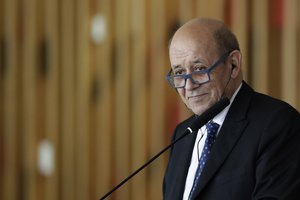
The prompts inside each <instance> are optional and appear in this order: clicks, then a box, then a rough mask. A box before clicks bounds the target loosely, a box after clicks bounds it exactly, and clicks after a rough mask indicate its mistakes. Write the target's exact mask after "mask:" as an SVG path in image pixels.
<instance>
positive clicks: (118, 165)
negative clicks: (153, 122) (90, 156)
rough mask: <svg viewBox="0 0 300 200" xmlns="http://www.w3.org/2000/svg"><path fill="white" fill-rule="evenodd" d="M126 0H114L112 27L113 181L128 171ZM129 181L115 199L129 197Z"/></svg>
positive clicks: (128, 43) (118, 180)
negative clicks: (113, 60)
mask: <svg viewBox="0 0 300 200" xmlns="http://www.w3.org/2000/svg"><path fill="white" fill-rule="evenodd" d="M129 5H130V4H129V0H116V4H115V11H116V12H115V14H116V15H115V22H114V24H115V27H114V30H115V31H116V38H115V40H114V41H115V42H116V43H115V47H116V58H115V59H116V60H115V63H116V66H115V74H114V75H115V95H116V96H115V103H116V105H115V113H114V115H115V120H116V121H115V136H114V142H113V143H114V149H115V155H114V156H113V158H114V163H115V173H114V175H115V179H114V180H115V181H116V182H115V183H118V182H120V181H121V180H123V179H124V178H125V177H127V176H128V175H129V173H130V172H131V156H130V146H131V143H130V137H131V132H130V131H131V130H130V123H131V119H130V96H129V95H130V85H129V84H130V74H131V65H130V64H131V63H130V41H129V34H130V33H129V26H130V21H129ZM130 184H131V183H130V182H129V183H128V184H126V185H124V186H123V187H122V188H121V189H120V190H118V192H116V193H114V197H115V198H116V199H124V200H129V199H130V198H131V197H130Z"/></svg>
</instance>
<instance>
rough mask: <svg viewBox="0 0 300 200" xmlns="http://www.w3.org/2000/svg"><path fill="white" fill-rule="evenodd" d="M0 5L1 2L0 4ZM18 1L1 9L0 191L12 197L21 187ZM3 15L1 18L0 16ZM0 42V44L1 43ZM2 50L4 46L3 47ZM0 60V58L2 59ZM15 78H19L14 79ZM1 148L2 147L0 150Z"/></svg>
mask: <svg viewBox="0 0 300 200" xmlns="http://www.w3.org/2000/svg"><path fill="white" fill-rule="evenodd" d="M2 6H4V5H3V4H2ZM17 9H18V6H17V1H16V0H12V1H8V2H6V4H5V7H4V9H3V11H4V12H3V13H4V14H3V16H4V20H3V21H4V22H5V23H4V25H5V26H4V31H5V32H3V33H4V36H5V37H3V38H5V40H4V41H3V42H5V43H4V44H5V50H6V52H5V54H3V56H5V58H4V57H3V59H4V61H5V63H4V65H5V67H4V66H2V67H1V70H2V71H1V73H3V74H1V79H2V78H3V81H4V82H1V83H3V85H1V88H3V90H1V91H0V92H1V95H0V96H1V103H3V105H1V106H3V116H4V118H3V127H1V130H2V131H3V132H2V133H1V138H3V141H2V142H1V145H3V146H1V150H0V151H1V152H3V154H2V155H1V156H3V157H2V159H3V160H2V161H3V163H2V164H3V165H2V167H3V168H2V169H3V177H2V180H3V184H1V186H2V187H1V188H2V189H3V190H2V191H3V193H2V195H1V197H0V198H1V199H11V200H16V199H18V198H19V197H20V190H19V186H18V180H19V177H18V176H19V175H20V172H19V170H18V161H17V160H18V150H20V149H19V147H18V146H19V145H18V133H17V130H18V129H17V125H19V124H18V120H17V114H18V113H17V111H18V110H17V108H18V107H17V106H16V105H17V103H18V101H17V99H18V98H20V95H19V94H18V93H17V92H18V91H19V90H18V87H19V85H18V83H19V80H18V78H19V77H18V70H19V69H20V68H18V65H19V64H20V62H18V60H19V59H18V58H19V50H18V49H19V48H20V46H19V44H18V43H17V33H16V31H15V30H16V28H17V22H18V21H17V16H18V14H17ZM2 19H3V18H2ZM4 44H3V45H4ZM3 50H4V49H3ZM2 62H3V61H1V63H2ZM17 80H18V81H17ZM2 97H3V99H2ZM2 150H3V151H2ZM1 174H2V173H1Z"/></svg>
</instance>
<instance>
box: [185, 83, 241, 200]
mask: <svg viewBox="0 0 300 200" xmlns="http://www.w3.org/2000/svg"><path fill="white" fill-rule="evenodd" d="M241 86H242V84H240V86H239V87H238V89H237V90H236V91H235V92H234V94H233V95H232V97H231V99H230V104H229V105H228V106H227V107H226V108H225V109H224V110H222V112H220V113H219V114H217V115H216V116H215V117H214V118H213V119H212V121H214V122H216V123H218V124H219V125H220V126H219V130H220V129H221V127H222V125H223V122H224V119H225V117H226V115H227V112H228V110H229V108H230V106H231V103H232V102H233V100H234V98H235V97H236V95H237V93H238V91H239V90H240V89H241ZM219 130H218V132H217V136H218V133H219ZM201 137H202V138H201ZM206 137H207V131H206V126H205V125H204V126H202V127H201V128H200V129H199V130H198V133H197V137H196V140H195V143H194V149H193V154H192V159H191V164H190V167H189V171H188V174H187V178H186V182H185V188H184V193H183V200H188V197H189V194H190V191H191V189H192V187H193V182H194V177H195V174H196V170H197V168H198V164H199V157H200V156H201V153H202V149H203V147H204V143H205V140H206ZM199 140H200V141H199ZM198 151H199V152H198Z"/></svg>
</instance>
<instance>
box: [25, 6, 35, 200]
mask: <svg viewBox="0 0 300 200" xmlns="http://www.w3.org/2000/svg"><path fill="white" fill-rule="evenodd" d="M23 2H24V3H23V8H22V11H23V16H24V17H23V18H22V23H23V24H24V26H23V47H22V57H21V58H22V105H21V106H22V129H23V134H22V136H21V141H22V143H21V146H22V150H21V152H22V154H23V156H22V197H23V198H24V199H25V200H37V192H38V190H37V184H38V183H37V173H36V170H37V168H36V160H37V158H36V156H37V153H36V149H37V138H36V134H37V131H36V128H37V124H36V121H37V116H36V113H37V110H36V104H37V102H36V97H37V96H36V92H37V91H36V81H37V63H36V57H35V56H36V55H37V52H36V46H37V27H36V24H37V15H36V1H35V0H27V1H26V2H25V1H23Z"/></svg>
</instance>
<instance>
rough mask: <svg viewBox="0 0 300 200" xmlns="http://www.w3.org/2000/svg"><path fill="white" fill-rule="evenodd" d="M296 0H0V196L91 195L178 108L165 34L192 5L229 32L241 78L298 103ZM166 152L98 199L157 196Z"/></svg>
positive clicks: (159, 132)
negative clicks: (239, 53) (236, 43)
mask: <svg viewBox="0 0 300 200" xmlns="http://www.w3.org/2000/svg"><path fill="white" fill-rule="evenodd" d="M299 11H300V1H298V0H209V1H208V0H0V187H1V190H0V199H3V200H88V199H99V198H100V197H101V196H103V195H104V194H105V193H106V192H108V191H109V190H110V189H111V188H113V187H114V186H115V185H116V184H118V183H119V182H120V181H122V180H123V179H124V178H126V177H127V176H128V175H130V174H131V173H132V172H133V171H134V170H136V169H137V168H138V167H140V166H141V165H142V164H143V163H144V162H146V161H147V160H148V159H149V158H150V157H152V156H153V155H154V154H156V153H157V152H158V151H160V150H161V149H162V148H163V147H165V146H166V145H167V144H168V143H169V141H170V137H171V134H172V131H173V129H174V128H175V125H176V124H177V123H178V122H179V121H181V120H183V119H185V118H186V117H187V116H189V115H190V114H191V113H189V111H187V110H186V108H185V106H184V105H183V104H182V103H181V102H180V100H179V97H178V96H177V94H176V92H175V91H174V90H172V89H171V88H169V87H168V85H167V82H166V81H165V75H166V73H167V72H168V69H169V61H168V43H169V40H170V38H171V36H172V34H173V33H174V31H175V30H176V29H177V28H178V27H179V26H180V25H182V24H183V23H184V22H186V21H187V20H189V19H191V18H193V17H196V16H206V17H213V18H217V19H221V20H224V21H225V23H227V24H228V26H229V27H230V28H231V29H232V31H233V32H234V33H236V36H237V38H238V39H239V41H240V45H241V50H242V54H243V71H244V77H245V80H246V81H247V82H248V83H249V84H250V85H251V86H252V87H254V88H255V89H256V90H257V91H259V92H263V93H266V94H269V95H271V96H273V97H276V98H280V99H282V100H285V101H287V102H288V103H290V104H291V105H293V106H294V107H296V108H297V109H298V110H299V109H300V89H299V86H300V81H299V79H298V77H299V75H300V69H299V66H298V63H299V59H300V56H299V54H300V34H299V30H300V12H299ZM167 156H168V153H166V154H164V155H163V156H161V157H160V158H158V159H157V160H156V161H155V162H154V163H152V164H151V165H150V166H149V167H148V168H147V169H145V170H144V171H142V172H141V173H140V174H138V175H137V176H136V177H134V178H133V179H132V180H131V181H130V182H128V183H127V184H126V185H124V186H122V187H121V188H120V189H119V190H117V191H116V192H115V193H114V194H113V195H111V197H110V198H108V199H115V200H119V199H122V200H129V199H130V200H141V199H142V200H157V199H162V192H161V191H162V189H161V188H162V180H163V174H164V170H165V167H166V162H167Z"/></svg>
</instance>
